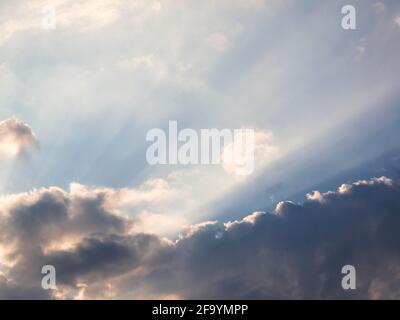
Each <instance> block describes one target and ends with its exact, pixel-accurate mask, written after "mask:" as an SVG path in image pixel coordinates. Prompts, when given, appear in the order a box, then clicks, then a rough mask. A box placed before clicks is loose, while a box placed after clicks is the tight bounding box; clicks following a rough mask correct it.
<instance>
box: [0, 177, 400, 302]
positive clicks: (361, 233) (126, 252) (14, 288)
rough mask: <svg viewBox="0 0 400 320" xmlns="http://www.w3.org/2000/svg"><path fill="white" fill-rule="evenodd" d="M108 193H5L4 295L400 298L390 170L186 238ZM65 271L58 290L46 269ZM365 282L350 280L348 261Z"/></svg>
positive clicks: (0, 241) (399, 208)
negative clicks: (143, 225)
mask: <svg viewBox="0 0 400 320" xmlns="http://www.w3.org/2000/svg"><path fill="white" fill-rule="evenodd" d="M107 192H110V190H108V189H106V190H104V191H103V193H101V192H98V191H97V192H95V191H94V190H92V191H90V190H87V189H80V190H75V191H74V192H65V191H63V190H61V189H58V188H50V189H41V190H36V191H33V192H31V193H25V194H18V195H12V196H8V197H3V198H2V199H1V200H0V201H1V204H2V206H1V208H2V209H1V211H0V212H1V213H0V229H1V233H0V234H1V237H0V245H1V246H0V253H2V257H3V259H2V263H1V264H0V267H1V266H3V267H2V269H3V273H4V275H2V276H1V281H0V296H1V297H5V298H7V297H9V298H15V297H17V298H18V297H26V296H27V295H30V296H31V297H32V298H46V297H49V296H47V295H49V294H51V293H52V294H53V296H52V297H53V298H54V297H56V298H73V297H84V298H256V299H258V298H293V299H301V298H312V299H314V298H315V299H324V298H399V297H400V292H399V289H398V288H399V287H400V286H399V285H400V283H399V280H398V279H400V277H399V275H400V268H399V265H400V264H399V262H400V261H399V259H400V257H399V254H398V252H399V249H400V237H399V236H398V228H399V226H400V215H399V212H400V200H399V199H400V184H399V182H398V181H394V180H390V179H388V178H384V177H382V178H378V179H371V180H367V181H359V182H357V183H353V184H349V185H342V186H340V188H339V189H338V190H337V191H336V192H328V193H324V194H321V193H319V192H317V191H315V192H313V193H311V194H309V195H307V200H306V201H305V202H304V203H303V204H301V205H300V204H294V203H291V202H282V203H279V204H278V205H277V207H276V210H275V212H273V213H261V212H258V213H253V214H252V215H249V216H247V217H245V218H244V219H242V220H239V221H231V222H227V223H220V222H204V223H202V224H198V225H193V226H191V227H190V228H188V229H187V230H186V231H185V232H184V233H183V234H182V235H181V236H180V238H179V239H178V240H176V241H170V240H168V239H161V238H159V237H157V236H154V235H149V234H142V233H140V234H137V233H133V232H132V221H131V218H127V217H124V216H122V215H121V214H119V213H116V212H114V211H113V208H112V207H111V206H110V205H111V204H110V203H109V201H110V200H109V199H110V198H109V197H107V194H106V193H107ZM45 264H52V265H54V266H55V267H56V269H57V285H58V289H57V291H55V292H51V293H49V292H48V291H46V292H44V290H41V289H40V281H41V274H40V270H41V267H42V266H43V265H45ZM346 264H351V265H354V266H355V267H356V270H357V290H355V291H344V290H343V289H342V288H341V279H342V276H343V275H342V274H341V268H342V266H343V265H346Z"/></svg>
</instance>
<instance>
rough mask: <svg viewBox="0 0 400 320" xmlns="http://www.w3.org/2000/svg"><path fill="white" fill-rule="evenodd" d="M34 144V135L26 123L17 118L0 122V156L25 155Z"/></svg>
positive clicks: (35, 142)
mask: <svg viewBox="0 0 400 320" xmlns="http://www.w3.org/2000/svg"><path fill="white" fill-rule="evenodd" d="M35 144H37V139H36V136H35V134H34V133H33V131H32V129H31V127H30V126H28V125H27V124H25V123H23V122H22V121H20V120H18V119H17V118H10V119H7V120H4V121H1V122H0V158H4V157H11V158H14V157H17V156H22V155H25V154H26V152H27V151H28V148H29V147H30V146H32V145H35Z"/></svg>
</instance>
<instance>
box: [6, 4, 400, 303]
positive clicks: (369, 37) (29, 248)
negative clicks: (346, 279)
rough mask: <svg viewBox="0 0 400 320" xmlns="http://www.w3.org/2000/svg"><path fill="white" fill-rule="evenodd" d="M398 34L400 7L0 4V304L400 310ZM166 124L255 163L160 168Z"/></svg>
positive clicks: (369, 5)
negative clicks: (152, 151) (227, 146)
mask: <svg viewBox="0 0 400 320" xmlns="http://www.w3.org/2000/svg"><path fill="white" fill-rule="evenodd" d="M345 5H352V6H354V7H355V9H356V28H355V30H345V29H343V27H342V24H341V22H342V18H343V14H342V13H341V9H342V7H343V6H345ZM49 12H53V13H54V17H55V21H56V23H55V24H54V25H53V26H52V27H49V25H47V24H46V22H48V20H46V19H48V17H49ZM399 40H400V3H398V1H396V0H392V1H390V0H386V1H376V0H363V1H361V0H359V1H357V0H354V1H347V0H346V1H341V0H334V1H329V2H328V1H324V2H322V1H306V0H298V1H295V0H268V1H267V0H265V1H263V0H229V1H228V0H205V1H195V0H185V1H184V0H159V1H151V0H146V1H145V0H130V1H122V0H102V1H98V0H86V1H77V0H49V1H42V0H27V1H22V0H13V1H9V0H3V1H1V3H0V299H24V298H32V299H149V298H151V299H153V298H155V299H188V298H201V299H204V298H217V299H220V298H243V299H246V298H255V299H269V298H275V299H276V298H289V299H321V298H322V299H323V298H346V299H347V298H348V299H365V298H367V299H381V298H389V299H398V298H399V297H400V291H399V289H398V288H399V286H398V285H397V284H398V282H399V280H398V279H400V269H399V268H400V264H399V260H400V256H399V255H398V249H399V246H400V238H399V236H398V233H397V229H398V227H399V226H400V225H399V223H400V218H399V216H398V215H399V212H400V211H399V208H400V196H399V193H400V182H399V179H400V127H399V125H398V123H399V120H400V110H399V103H400V90H399V87H400V85H399V83H400V81H399V71H400V61H399V59H398V57H399V56H400V41H399ZM169 121H177V123H178V127H179V129H185V128H191V129H193V130H196V131H200V130H201V129H207V128H217V129H223V128H230V129H232V130H233V129H240V128H245V127H246V128H247V127H248V128H252V129H254V132H255V170H254V172H252V174H251V175H247V176H237V175H235V174H234V173H233V171H232V170H230V168H227V167H225V166H222V165H155V166H153V165H150V164H149V163H148V162H147V161H146V150H147V148H148V147H149V142H148V141H146V134H147V132H148V131H149V130H152V129H154V128H160V129H162V130H165V131H168V125H169ZM348 264H350V265H354V266H355V268H356V270H357V289H356V290H350V291H348V290H347V291H346V290H343V288H342V287H341V279H342V277H343V274H341V268H342V266H343V265H348ZM44 265H53V266H54V267H55V269H56V271H57V289H55V290H44V289H43V288H42V287H41V280H42V277H43V275H42V274H41V272H40V271H41V269H42V266H44Z"/></svg>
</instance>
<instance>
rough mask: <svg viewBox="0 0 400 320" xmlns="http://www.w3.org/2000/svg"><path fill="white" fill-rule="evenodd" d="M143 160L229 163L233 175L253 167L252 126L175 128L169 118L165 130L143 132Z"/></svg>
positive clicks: (153, 163)
mask: <svg viewBox="0 0 400 320" xmlns="http://www.w3.org/2000/svg"><path fill="white" fill-rule="evenodd" d="M146 141H148V142H152V144H151V145H150V146H149V147H148V148H147V151H146V160H147V162H148V163H149V164H150V165H157V164H171V165H177V164H181V165H224V166H225V165H233V166H234V168H235V169H234V173H235V174H237V175H249V174H251V173H253V171H254V149H255V143H254V130H253V129H234V130H231V129H221V130H218V129H215V128H214V129H201V130H200V132H197V131H196V130H194V129H188V128H186V129H182V130H178V123H177V121H169V123H168V133H166V132H165V131H164V130H162V129H159V128H154V129H151V130H149V131H148V132H147V135H146Z"/></svg>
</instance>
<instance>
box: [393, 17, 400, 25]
mask: <svg viewBox="0 0 400 320" xmlns="http://www.w3.org/2000/svg"><path fill="white" fill-rule="evenodd" d="M394 23H395V24H396V25H397V26H398V27H400V16H397V17H395V18H394Z"/></svg>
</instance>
